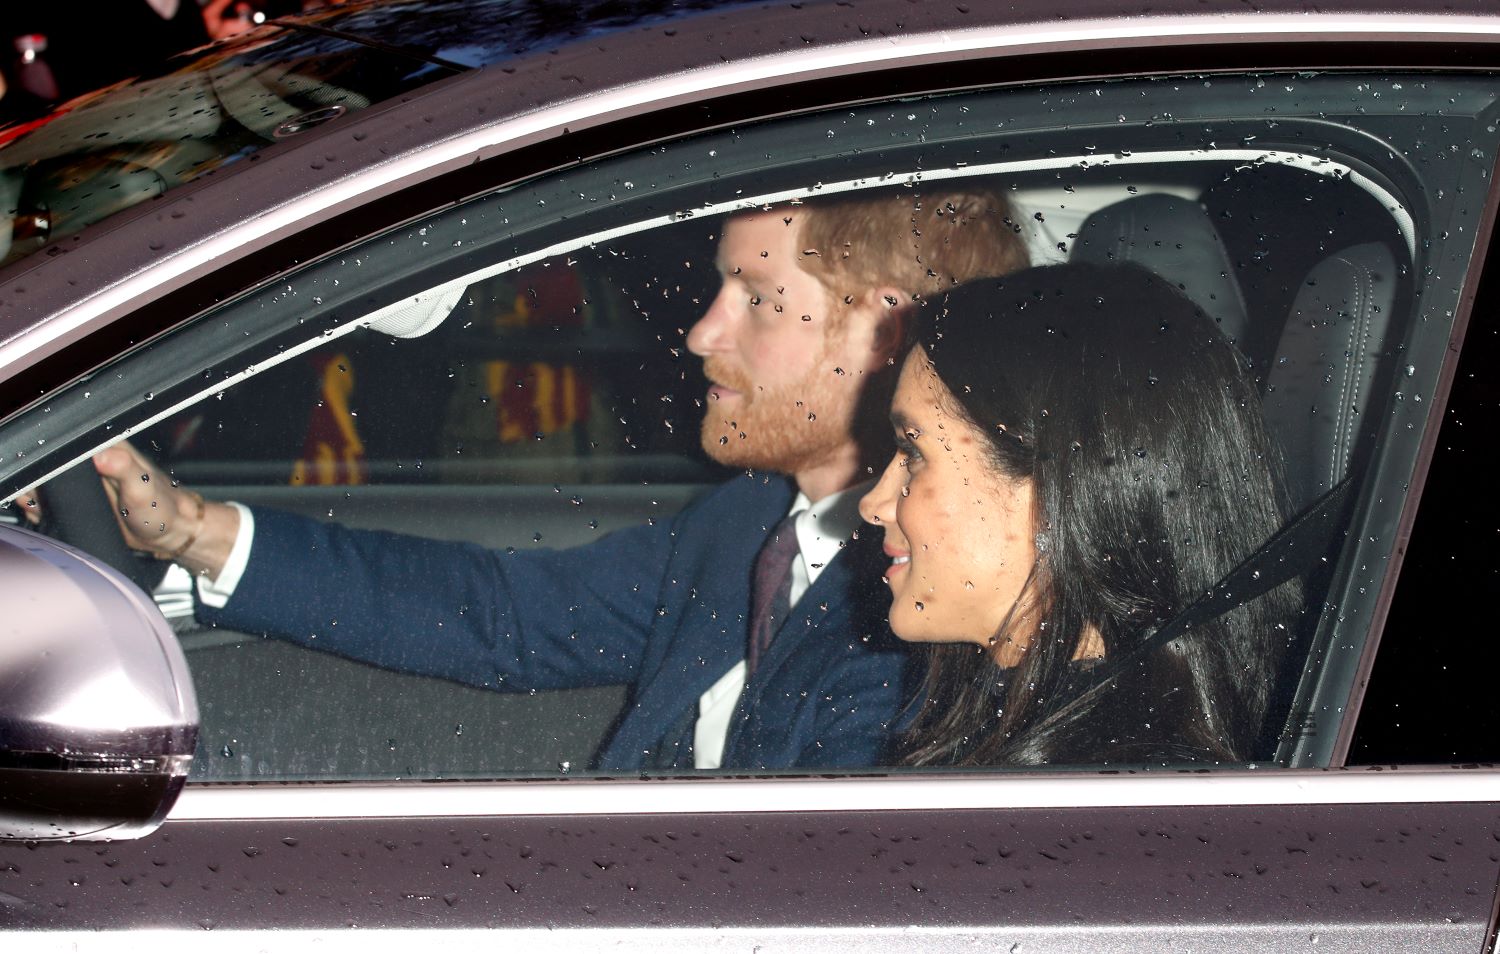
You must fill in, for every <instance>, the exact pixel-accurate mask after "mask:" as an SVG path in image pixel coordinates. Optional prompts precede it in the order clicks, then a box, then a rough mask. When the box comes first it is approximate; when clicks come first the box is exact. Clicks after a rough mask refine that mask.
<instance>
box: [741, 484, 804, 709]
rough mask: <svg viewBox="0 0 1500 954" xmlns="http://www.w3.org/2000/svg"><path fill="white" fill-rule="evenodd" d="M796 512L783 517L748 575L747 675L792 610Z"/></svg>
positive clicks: (748, 675) (753, 670)
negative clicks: (748, 632)
mask: <svg viewBox="0 0 1500 954" xmlns="http://www.w3.org/2000/svg"><path fill="white" fill-rule="evenodd" d="M796 522H797V514H795V513H794V514H790V515H789V516H786V517H783V518H782V520H781V522H780V523H778V524H777V525H776V528H775V529H773V530H772V531H771V535H770V537H768V538H767V539H766V545H765V546H763V547H761V548H760V555H759V556H757V557H756V558H755V569H754V571H753V572H752V575H751V577H750V642H749V645H748V646H747V647H746V648H745V666H746V674H745V675H746V678H747V679H748V678H749V677H750V675H751V674H753V673H754V672H755V666H756V664H757V663H759V662H760V658H761V656H763V655H764V654H765V651H766V650H767V649H768V648H769V647H770V645H771V640H772V638H774V637H775V635H776V630H777V629H778V628H779V627H780V626H781V623H782V622H783V621H784V620H785V619H786V616H787V613H788V611H789V610H790V609H791V594H792V560H793V559H795V558H796V556H797V530H796Z"/></svg>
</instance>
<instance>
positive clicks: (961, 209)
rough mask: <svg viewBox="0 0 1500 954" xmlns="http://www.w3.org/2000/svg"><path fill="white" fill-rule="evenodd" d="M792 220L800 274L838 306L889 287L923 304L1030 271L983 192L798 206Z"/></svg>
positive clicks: (999, 205)
mask: <svg viewBox="0 0 1500 954" xmlns="http://www.w3.org/2000/svg"><path fill="white" fill-rule="evenodd" d="M798 217H799V218H800V219H801V233H800V235H799V241H800V242H801V243H802V248H803V254H802V256H801V259H800V264H801V266H802V269H803V271H806V272H808V273H809V274H811V275H813V276H814V277H815V278H817V279H818V280H819V281H821V282H822V283H823V285H824V287H825V288H827V289H828V290H829V292H830V293H832V294H833V295H835V296H836V297H839V298H844V299H852V298H858V297H859V296H861V295H864V294H867V293H868V292H869V291H870V290H871V289H874V288H879V287H881V286H884V285H889V286H893V287H895V288H899V289H901V290H903V291H905V292H906V293H907V294H908V295H910V296H911V297H912V298H913V299H926V298H931V297H933V296H934V295H937V294H940V293H942V292H944V291H946V290H948V289H949V288H951V287H953V286H954V285H957V284H960V283H962V282H967V281H972V280H973V279H976V278H989V277H995V276H999V275H1005V274H1008V273H1010V272H1013V271H1016V270H1018V269H1021V268H1025V267H1026V266H1027V265H1029V264H1030V255H1029V254H1028V253H1027V250H1026V244H1025V241H1024V240H1023V239H1022V238H1021V228H1020V225H1019V224H1018V223H1017V222H1015V221H1014V220H1013V218H1012V215H1011V209H1010V204H1009V203H1008V202H1006V201H1005V197H1004V196H1002V195H1001V194H1000V193H999V192H996V191H993V190H990V189H985V188H969V189H962V190H951V191H932V190H926V191H921V192H919V191H917V190H915V189H900V190H895V191H890V192H883V193H881V194H878V195H874V196H868V195H862V196H860V197H858V198H844V199H833V200H822V199H820V200H817V201H814V202H809V203H807V204H806V205H804V206H802V207H801V208H800V209H799V211H798ZM903 304H905V302H903ZM839 311H840V309H834V314H838V313H839Z"/></svg>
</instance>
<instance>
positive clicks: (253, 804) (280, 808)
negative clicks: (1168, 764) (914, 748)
mask: <svg viewBox="0 0 1500 954" xmlns="http://www.w3.org/2000/svg"><path fill="white" fill-rule="evenodd" d="M1459 802H1481V803H1497V804H1500V771H1497V770H1494V769H1479V770H1472V769H1471V770H1466V769H1440V770H1428V769H1421V768H1402V769H1384V770H1379V769H1355V770H1330V771H1283V770H1279V769H1272V770H1265V771H1235V772H1227V771H1226V772H1211V773H1198V772H1166V771H1162V772H1160V773H1157V772H1135V773H1125V774H1121V775H1096V774H1087V775H1082V774H1076V775H1067V774H1062V775H1059V774H1053V775H1013V776H1008V777H996V776H994V775H984V776H977V775H976V776H956V775H931V774H928V775H911V776H907V777H895V778H892V777H881V778H859V777H852V778H838V779H828V778H756V779H743V778H711V777H709V778H687V779H666V780H650V781H643V780H631V781H614V780H599V781H592V780H588V779H576V780H559V781H514V782H462V781H445V782H382V783H309V784H305V785H303V784H289V785H288V784H259V785H238V784H235V785H217V784H215V785H199V786H194V785H189V786H188V787H187V788H186V789H184V790H183V793H182V795H181V797H180V798H179V799H178V801H177V804H176V806H175V807H174V808H173V809H172V811H171V814H170V815H169V816H168V819H169V821H205V820H220V819H236V818H240V819H267V818H270V819H276V818H404V817H450V816H471V817H472V816H508V815H636V814H720V813H726V812H732V813H744V812H825V811H897V810H903V809H905V810H943V811H952V810H961V809H985V808H1005V809H1015V808H1062V807H1067V808H1123V807H1133V808H1134V807H1168V806H1227V805H1345V804H1367V805H1374V804H1396V803H1399V804H1409V803H1412V804H1414V803H1459Z"/></svg>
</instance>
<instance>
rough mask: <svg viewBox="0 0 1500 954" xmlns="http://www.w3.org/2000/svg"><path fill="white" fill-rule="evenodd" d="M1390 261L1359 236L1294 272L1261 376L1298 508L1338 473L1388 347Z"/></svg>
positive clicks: (1269, 420)
mask: <svg viewBox="0 0 1500 954" xmlns="http://www.w3.org/2000/svg"><path fill="white" fill-rule="evenodd" d="M1395 294H1396V260H1395V257H1394V256H1393V255H1392V254H1391V250H1390V248H1389V246H1387V245H1385V244H1384V243H1382V242H1369V243H1366V244H1364V245H1356V246H1353V247H1351V248H1346V249H1344V250H1343V251H1341V252H1338V253H1336V254H1334V255H1330V256H1329V257H1328V258H1326V259H1324V260H1323V261H1321V262H1319V263H1318V264H1317V265H1316V266H1314V267H1313V269H1312V271H1310V272H1309V273H1308V275H1307V278H1305V279H1303V282H1302V286H1301V288H1300V289H1299V291H1298V293H1297V297H1296V300H1295V301H1294V303H1293V305H1292V313H1291V315H1290V316H1288V318H1287V322H1286V327H1285V328H1284V329H1283V330H1282V333H1281V341H1280V343H1279V345H1278V346H1277V348H1276V358H1275V360H1274V361H1273V362H1272V363H1271V368H1270V373H1269V374H1268V376H1267V380H1266V394H1265V398H1264V407H1265V412H1266V425H1267V426H1268V427H1269V428H1270V429H1271V434H1272V436H1273V437H1275V438H1276V440H1277V442H1278V443H1279V444H1280V445H1281V449H1282V452H1283V454H1284V456H1285V461H1286V485H1287V492H1288V494H1289V495H1290V496H1291V503H1292V507H1293V509H1294V510H1301V509H1302V508H1304V507H1306V506H1307V505H1308V504H1309V503H1311V502H1312V501H1313V500H1315V499H1316V498H1317V497H1318V496H1319V495H1320V494H1322V493H1325V492H1326V491H1328V490H1329V489H1330V488H1331V487H1333V485H1334V484H1336V483H1338V482H1339V481H1340V480H1343V479H1344V477H1346V476H1347V475H1348V473H1349V470H1350V465H1351V461H1352V460H1353V459H1354V456H1355V453H1356V451H1357V450H1358V449H1359V445H1360V442H1361V441H1362V440H1365V439H1366V438H1365V432H1366V431H1367V430H1368V429H1369V428H1368V426H1367V425H1366V422H1367V421H1369V420H1370V411H1371V409H1370V408H1369V406H1368V405H1369V401H1370V394H1371V391H1372V390H1373V388H1374V384H1375V380H1376V376H1377V375H1378V374H1379V373H1380V372H1381V370H1382V367H1383V365H1384V364H1385V363H1386V362H1387V356H1388V355H1389V353H1390V344H1389V341H1388V339H1389V337H1390V324H1391V313H1392V312H1393V311H1394V307H1393V306H1394V302H1395Z"/></svg>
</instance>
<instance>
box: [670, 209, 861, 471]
mask: <svg viewBox="0 0 1500 954" xmlns="http://www.w3.org/2000/svg"><path fill="white" fill-rule="evenodd" d="M798 234H799V227H798V220H797V212H796V210H787V211H776V212H754V213H748V214H743V215H737V216H735V217H733V218H731V219H730V220H729V221H728V223H727V225H726V226H725V229H724V235H723V238H722V239H721V240H720V242H719V255H718V268H719V273H720V275H721V276H722V279H723V285H722V287H721V288H720V289H719V294H718V296H717V297H715V298H714V300H713V302H712V304H710V305H709V307H708V311H707V312H705V313H704V315H703V317H702V318H700V319H699V320H698V322H697V324H695V325H693V327H692V330H691V331H689V332H688V336H687V346H688V350H689V351H691V352H693V353H694V354H696V355H698V356H699V357H701V358H703V370H704V373H705V374H706V375H707V376H708V379H709V382H710V386H709V389H708V394H707V398H706V401H705V407H704V415H703V434H702V439H703V449H704V450H705V451H707V453H708V455H709V456H710V457H712V458H713V459H714V460H716V461H718V462H720V463H722V464H729V465H732V466H737V467H757V468H764V469H768V470H776V471H780V472H782V473H789V474H795V473H797V472H799V471H802V470H805V469H807V468H810V467H815V466H818V465H820V464H822V463H824V462H825V461H827V460H833V459H836V458H837V457H839V456H840V455H848V454H849V453H850V452H851V450H852V449H853V447H854V438H853V436H852V426H853V418H854V409H855V406H856V402H857V399H858V396H859V388H860V386H861V384H862V383H863V376H864V375H863V372H864V369H865V357H864V356H863V355H861V354H860V353H859V351H860V348H859V346H858V343H857V342H858V339H859V338H860V334H859V332H860V330H861V329H862V328H863V325H864V323H865V321H866V319H865V318H863V317H862V316H861V315H860V310H861V303H858V302H856V303H855V304H854V306H853V307H850V306H846V305H844V304H843V303H842V302H837V301H835V299H834V298H833V296H832V295H831V294H830V293H829V291H828V290H827V289H826V288H825V287H824V285H823V283H822V282H820V281H818V279H816V278H814V277H813V276H812V275H810V274H808V273H807V272H805V271H803V270H802V268H801V267H800V266H799V265H798V259H799V258H800V257H801V255H802V251H803V249H802V247H801V245H800V243H799V241H798ZM836 307H837V308H839V309H841V310H842V314H841V315H840V316H839V317H840V319H841V322H840V324H841V327H840V328H839V330H838V331H836V332H834V333H833V334H829V322H830V318H831V316H832V314H833V309H834V308H836ZM866 350H868V349H867V348H866Z"/></svg>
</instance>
